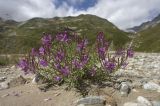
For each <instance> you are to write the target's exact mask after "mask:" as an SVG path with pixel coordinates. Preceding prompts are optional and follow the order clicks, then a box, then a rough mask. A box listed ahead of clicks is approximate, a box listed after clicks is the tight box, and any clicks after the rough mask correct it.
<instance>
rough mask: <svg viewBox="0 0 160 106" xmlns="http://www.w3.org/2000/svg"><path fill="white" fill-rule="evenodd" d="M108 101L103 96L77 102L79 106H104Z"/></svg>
mask: <svg viewBox="0 0 160 106" xmlns="http://www.w3.org/2000/svg"><path fill="white" fill-rule="evenodd" d="M105 103H106V100H105V99H104V98H103V97H101V96H90V97H86V98H81V99H79V100H78V101H77V105H80V104H84V105H91V106H104V105H105Z"/></svg>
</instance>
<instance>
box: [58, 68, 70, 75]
mask: <svg viewBox="0 0 160 106" xmlns="http://www.w3.org/2000/svg"><path fill="white" fill-rule="evenodd" d="M60 71H61V73H62V74H63V75H64V76H68V75H69V74H70V71H69V67H68V66H65V67H63V68H61V70H60Z"/></svg>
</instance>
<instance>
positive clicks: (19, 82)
mask: <svg viewBox="0 0 160 106" xmlns="http://www.w3.org/2000/svg"><path fill="white" fill-rule="evenodd" d="M26 81H27V80H26V79H25V78H23V76H21V75H20V76H19V77H17V78H14V79H12V80H11V81H10V82H9V86H10V87H16V86H20V85H24V84H25V83H26Z"/></svg>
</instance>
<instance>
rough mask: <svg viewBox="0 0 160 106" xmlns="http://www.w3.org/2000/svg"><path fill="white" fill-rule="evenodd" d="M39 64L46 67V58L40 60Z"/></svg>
mask: <svg viewBox="0 0 160 106" xmlns="http://www.w3.org/2000/svg"><path fill="white" fill-rule="evenodd" d="M40 65H41V66H43V67H47V66H48V63H47V61H46V60H43V59H42V60H40Z"/></svg>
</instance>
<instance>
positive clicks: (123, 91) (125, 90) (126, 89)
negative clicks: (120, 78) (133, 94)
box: [120, 82, 130, 96]
mask: <svg viewBox="0 0 160 106" xmlns="http://www.w3.org/2000/svg"><path fill="white" fill-rule="evenodd" d="M129 91H130V87H129V85H128V84H127V83H126V82H122V83H121V88H120V93H121V95H122V96H127V95H128V93H129Z"/></svg>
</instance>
